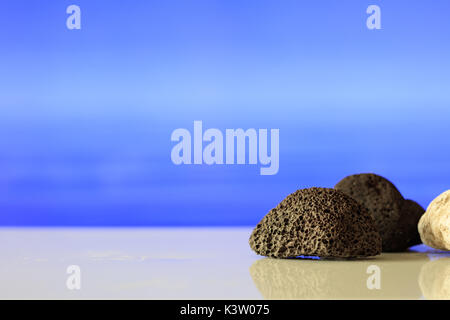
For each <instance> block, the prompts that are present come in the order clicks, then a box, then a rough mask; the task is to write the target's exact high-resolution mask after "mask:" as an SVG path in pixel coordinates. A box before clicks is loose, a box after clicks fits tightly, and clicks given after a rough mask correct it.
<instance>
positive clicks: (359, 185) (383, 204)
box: [335, 173, 425, 252]
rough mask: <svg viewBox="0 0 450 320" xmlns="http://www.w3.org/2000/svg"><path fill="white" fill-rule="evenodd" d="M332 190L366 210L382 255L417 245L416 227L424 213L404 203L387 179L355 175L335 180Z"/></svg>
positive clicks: (410, 204)
mask: <svg viewBox="0 0 450 320" xmlns="http://www.w3.org/2000/svg"><path fill="white" fill-rule="evenodd" d="M335 189H336V190H340V191H342V192H344V193H346V194H347V195H349V196H351V197H352V198H354V199H355V200H356V201H358V202H359V203H360V204H361V205H363V206H364V207H366V208H367V210H368V211H369V213H370V214H371V216H372V217H373V219H374V220H375V223H376V227H377V229H378V231H379V232H380V235H381V238H382V240H383V248H382V250H383V251H384V252H398V251H405V250H406V249H407V248H408V247H410V246H412V245H414V244H417V243H420V236H419V232H418V230H417V224H418V222H419V219H420V217H421V215H422V214H423V213H424V211H425V210H423V208H422V207H421V206H420V205H419V204H417V203H416V202H414V201H412V200H405V199H404V198H403V196H402V195H401V193H400V192H399V191H398V189H397V188H396V187H395V186H394V184H392V182H390V181H389V180H387V179H385V178H383V177H381V176H379V175H376V174H372V173H363V174H355V175H351V176H348V177H345V178H344V179H342V180H341V181H339V182H338V183H337V184H336V186H335Z"/></svg>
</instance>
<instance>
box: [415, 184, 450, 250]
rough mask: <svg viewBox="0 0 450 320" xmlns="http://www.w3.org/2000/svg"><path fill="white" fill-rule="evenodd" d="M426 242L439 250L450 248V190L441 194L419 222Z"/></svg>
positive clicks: (421, 234)
mask: <svg viewBox="0 0 450 320" xmlns="http://www.w3.org/2000/svg"><path fill="white" fill-rule="evenodd" d="M419 232H420V237H421V239H422V241H423V243H424V244H426V245H427V246H430V247H433V248H435V249H439V250H450V190H447V191H446V192H444V193H442V194H441V195H439V196H438V197H437V198H436V199H434V200H433V201H432V202H431V203H430V205H429V206H428V208H427V211H426V212H425V214H424V215H423V216H422V218H421V219H420V222H419Z"/></svg>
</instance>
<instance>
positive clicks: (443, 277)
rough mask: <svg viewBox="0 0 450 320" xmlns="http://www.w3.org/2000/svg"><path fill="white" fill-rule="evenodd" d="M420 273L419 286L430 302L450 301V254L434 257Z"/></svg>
mask: <svg viewBox="0 0 450 320" xmlns="http://www.w3.org/2000/svg"><path fill="white" fill-rule="evenodd" d="M433 258H435V259H437V260H432V261H429V262H427V263H426V264H425V265H424V266H423V267H422V270H421V271H420V276H419V285H420V289H421V290H422V293H423V296H424V297H425V298H426V299H430V300H449V299H450V254H441V255H433V256H432V259H433Z"/></svg>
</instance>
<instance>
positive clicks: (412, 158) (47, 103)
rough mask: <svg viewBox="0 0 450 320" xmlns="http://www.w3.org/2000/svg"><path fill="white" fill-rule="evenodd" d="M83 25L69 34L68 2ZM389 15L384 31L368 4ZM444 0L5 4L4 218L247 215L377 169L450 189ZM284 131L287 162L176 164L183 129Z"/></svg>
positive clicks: (247, 220)
mask: <svg viewBox="0 0 450 320" xmlns="http://www.w3.org/2000/svg"><path fill="white" fill-rule="evenodd" d="M70 4H77V5H79V6H80V7H81V10H82V29H81V30H73V31H71V30H68V29H67V28H66V24H65V23H66V18H67V16H68V15H67V14H66V12H65V11H66V7H67V6H68V5H70ZM369 4H377V5H380V6H381V9H382V30H375V31H370V30H368V29H367V28H366V18H367V14H366V8H367V6H368V5H369ZM449 12H450V2H449V1H446V0H440V1H439V0H434V1H425V0H420V1H401V0H396V1H380V0H373V1H354V0H352V1H350V0H348V1H324V0H320V1H299V0H295V1H294V0H292V1H291V0H283V1H279V0H277V1H276V0H270V1H269V0H244V1H242V0H240V1H237V0H227V1H214V0H176V1H175V0H168V1H127V2H124V1H111V0H109V1H100V0H94V1H92V0H89V1H87V0H77V1H50V0H47V1H20V0H19V1H18V0H2V1H1V2H0V225H9V226H12V225H23V226H32V225H80V226H81V225H84V226H86V225H105V226H106V225H108V226H125V225H127V226H130V225H134V226H139V225H155V226H159V225H251V224H255V223H256V222H257V221H259V219H260V218H261V217H262V216H263V215H264V214H265V213H266V212H267V211H268V210H269V209H271V208H272V207H274V206H275V205H276V204H277V203H278V202H279V201H280V200H282V199H283V198H284V197H285V196H286V195H287V194H289V193H291V192H293V191H295V190H296V189H298V188H304V187H310V186H326V187H332V186H334V184H335V183H336V182H337V181H339V180H340V179H341V178H342V177H344V176H346V175H348V174H353V173H359V172H375V173H378V174H381V175H383V176H385V177H387V178H389V179H390V180H391V181H392V182H394V183H395V184H396V185H397V187H398V188H399V190H400V191H401V192H402V194H403V195H404V196H405V197H407V198H411V199H414V200H416V201H418V202H419V203H420V204H421V205H422V206H426V205H427V204H428V203H429V202H430V201H431V200H432V199H433V198H434V197H435V196H437V195H438V194H440V193H441V192H443V191H444V190H446V189H449V188H450V183H449V182H450V142H449V141H450V139H449V136H450V134H449V123H450V42H449V33H450V19H449ZM194 120H203V126H204V128H211V127H213V128H219V129H222V130H225V129H226V128H244V129H247V128H279V129H280V171H279V173H278V174H277V175H275V176H261V175H259V166H254V165H253V166H250V165H234V166H207V165H203V166H194V165H191V166H175V165H174V164H172V162H171V159H170V151H171V148H172V146H173V145H174V144H173V143H172V142H171V141H170V135H171V133H172V131H173V130H174V129H176V128H188V129H190V130H192V126H193V121H194Z"/></svg>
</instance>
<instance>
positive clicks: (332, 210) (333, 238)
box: [249, 188, 381, 258]
mask: <svg viewBox="0 0 450 320" xmlns="http://www.w3.org/2000/svg"><path fill="white" fill-rule="evenodd" d="M249 243H250V247H251V248H252V249H253V250H254V251H255V252H256V253H257V254H259V255H263V256H269V257H276V258H289V257H297V256H301V255H305V256H320V257H334V258H352V257H363V256H374V255H377V254H379V253H380V252H381V238H380V235H379V233H378V231H377V229H376V227H375V223H374V221H373V219H372V218H371V216H370V215H369V214H368V212H367V210H366V209H365V208H364V207H363V206H361V205H360V204H358V203H357V202H356V201H355V200H354V199H352V198H351V197H349V196H347V195H346V194H344V193H342V192H340V191H337V190H334V189H328V188H310V189H302V190H297V191H296V192H294V193H292V194H290V195H289V196H287V197H286V198H285V199H284V200H283V201H281V203H280V204H278V206H277V207H276V208H274V209H272V210H271V211H270V212H269V213H268V214H267V215H266V216H265V217H264V218H263V219H262V220H261V221H260V222H259V223H258V225H257V226H256V227H255V229H254V230H253V232H252V235H251V236H250V240H249Z"/></svg>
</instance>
